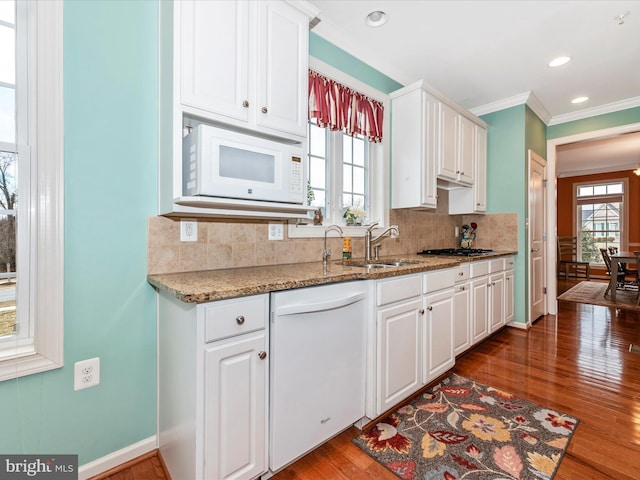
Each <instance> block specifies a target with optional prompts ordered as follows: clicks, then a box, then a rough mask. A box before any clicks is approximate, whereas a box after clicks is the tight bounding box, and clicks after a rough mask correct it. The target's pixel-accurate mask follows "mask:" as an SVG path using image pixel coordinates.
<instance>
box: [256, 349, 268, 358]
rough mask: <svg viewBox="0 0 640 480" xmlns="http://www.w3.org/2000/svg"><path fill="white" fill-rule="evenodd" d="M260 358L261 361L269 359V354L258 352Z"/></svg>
mask: <svg viewBox="0 0 640 480" xmlns="http://www.w3.org/2000/svg"><path fill="white" fill-rule="evenodd" d="M258 358H259V359H260V360H264V359H265V358H267V352H264V351H260V352H258Z"/></svg>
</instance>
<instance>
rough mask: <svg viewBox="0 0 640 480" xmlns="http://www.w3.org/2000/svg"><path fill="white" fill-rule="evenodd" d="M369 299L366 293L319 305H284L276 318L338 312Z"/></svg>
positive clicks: (277, 311)
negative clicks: (330, 311)
mask: <svg viewBox="0 0 640 480" xmlns="http://www.w3.org/2000/svg"><path fill="white" fill-rule="evenodd" d="M365 298H367V295H366V293H364V292H361V293H357V294H355V295H350V296H348V297H340V298H336V299H332V300H323V301H321V302H317V303H302V304H294V305H283V306H281V307H277V308H276V309H275V312H274V313H275V315H276V316H285V315H303V314H306V313H316V312H325V311H327V310H336V309H338V308H343V307H347V306H349V305H353V304H354V303H356V302H359V301H360V300H364V299H365Z"/></svg>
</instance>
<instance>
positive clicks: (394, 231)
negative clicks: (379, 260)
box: [364, 222, 400, 262]
mask: <svg viewBox="0 0 640 480" xmlns="http://www.w3.org/2000/svg"><path fill="white" fill-rule="evenodd" d="M376 225H378V222H373V223H371V224H369V225H368V227H367V232H366V233H365V235H364V260H365V261H366V262H370V261H371V260H372V258H371V246H372V245H373V244H375V243H377V242H379V241H380V240H381V239H382V237H384V236H385V235H386V234H387V233H389V232H391V236H392V237H393V236H398V235H400V229H399V228H398V226H397V225H391V226H390V227H389V228H387V229H386V230H385V231H384V232H382V233H381V234H380V235H378V236H377V237H375V238H372V237H373V232H372V230H373V227H375V226H376Z"/></svg>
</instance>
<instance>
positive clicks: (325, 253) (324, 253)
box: [322, 225, 342, 267]
mask: <svg viewBox="0 0 640 480" xmlns="http://www.w3.org/2000/svg"><path fill="white" fill-rule="evenodd" d="M331 230H337V231H339V232H340V236H342V228H340V226H339V225H329V226H328V227H327V228H325V229H324V250H322V266H323V267H326V266H327V258H329V257H330V256H331V252H329V250H327V232H329V231H331Z"/></svg>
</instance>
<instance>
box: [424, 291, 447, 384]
mask: <svg viewBox="0 0 640 480" xmlns="http://www.w3.org/2000/svg"><path fill="white" fill-rule="evenodd" d="M453 294H454V290H453V289H452V288H450V289H447V290H441V291H439V292H437V293H433V294H430V295H426V296H425V297H424V309H425V328H424V329H423V345H425V365H426V368H425V371H424V374H423V379H422V383H424V384H426V383H428V382H430V381H431V380H433V379H435V378H436V377H437V376H438V375H440V374H442V373H444V372H446V371H447V370H449V369H450V368H453V365H454V363H455V356H454V353H453Z"/></svg>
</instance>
